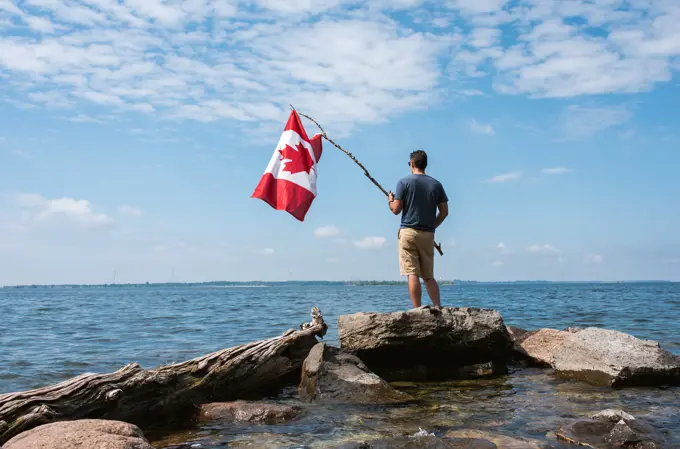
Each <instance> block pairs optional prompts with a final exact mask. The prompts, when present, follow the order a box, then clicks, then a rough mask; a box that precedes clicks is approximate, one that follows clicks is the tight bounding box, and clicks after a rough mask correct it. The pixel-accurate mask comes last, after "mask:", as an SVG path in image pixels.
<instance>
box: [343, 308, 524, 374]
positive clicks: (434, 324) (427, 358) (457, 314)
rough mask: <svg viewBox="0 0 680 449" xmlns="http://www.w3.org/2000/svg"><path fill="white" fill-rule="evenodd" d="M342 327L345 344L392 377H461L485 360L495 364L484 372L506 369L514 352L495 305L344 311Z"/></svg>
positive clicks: (345, 347)
mask: <svg viewBox="0 0 680 449" xmlns="http://www.w3.org/2000/svg"><path fill="white" fill-rule="evenodd" d="M338 330H339V334H340V344H341V347H342V348H343V349H349V350H352V351H355V352H356V355H357V356H358V357H359V358H360V359H361V360H362V361H363V362H364V363H365V364H366V365H367V366H368V367H369V368H370V369H371V370H373V371H374V372H375V373H376V374H378V375H380V376H381V377H383V378H385V379H386V380H388V381H392V380H419V381H424V380H443V379H455V378H459V377H460V376H463V375H465V374H466V370H465V367H468V366H472V365H484V364H487V366H488V367H491V368H492V372H491V373H489V372H488V370H486V371H484V370H483V371H484V375H489V374H497V373H502V372H504V367H505V365H506V363H507V362H508V361H509V360H510V358H511V356H512V341H511V338H510V334H509V333H508V331H507V329H506V327H505V325H504V324H503V319H502V317H501V315H500V314H499V313H498V312H497V311H495V310H490V309H477V308H443V309H441V310H435V309H431V308H429V307H421V308H418V309H412V310H409V311H405V312H394V313H356V314H353V315H343V316H340V317H339V318H338ZM468 371H470V370H468ZM471 371H472V372H474V371H476V369H472V370H471ZM468 374H469V372H468Z"/></svg>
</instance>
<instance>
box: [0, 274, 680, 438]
mask: <svg viewBox="0 0 680 449" xmlns="http://www.w3.org/2000/svg"><path fill="white" fill-rule="evenodd" d="M424 301H425V302H426V301H427V299H425V300H424ZM442 303H443V305H444V306H471V307H486V308H494V309H497V310H499V311H500V312H501V313H502V315H503V317H504V320H505V322H506V324H510V325H515V326H520V327H524V328H528V329H535V328H540V327H554V328H566V327H568V326H581V327H583V326H598V327H605V328H610V329H616V330H620V331H623V332H627V333H630V334H633V335H635V336H636V337H639V338H644V339H653V340H657V341H659V342H660V343H661V345H662V347H664V348H665V349H668V350H670V351H672V352H674V353H676V354H680V322H679V321H678V316H680V284H677V283H676V284H670V283H659V284H547V285H544V284H540V285H460V286H458V285H456V286H442ZM409 304H410V302H409V299H408V294H407V292H406V288H405V287H404V286H361V287H352V286H344V285H315V284H306V285H299V284H293V285H286V284H283V285H275V286H272V287H267V288H211V287H155V286H149V287H136V288H127V287H116V288H110V287H109V288H103V287H88V288H73V289H70V288H31V289H0V317H2V318H1V320H2V326H0V393H7V392H10V391H19V390H25V389H30V388H35V387H40V386H44V385H48V384H51V383H55V382H58V381H61V380H64V379H67V378H69V377H72V376H75V375H78V374H81V373H83V372H107V371H113V370H116V369H118V368H120V367H121V366H122V365H124V364H126V363H130V362H138V363H140V364H141V365H142V366H143V367H145V368H152V367H154V366H157V365H160V364H166V363H170V362H178V361H183V360H186V359H190V358H192V357H195V356H199V355H202V354H205V353H208V352H211V351H215V350H218V349H221V348H224V347H228V346H233V345H236V344H240V343H245V342H248V341H252V340H255V339H261V338H268V337H272V336H276V335H279V334H280V333H282V332H283V331H285V330H286V329H289V328H294V327H297V325H298V324H300V323H302V322H306V321H309V310H310V308H311V307H312V306H314V305H317V306H318V307H320V308H321V310H322V312H323V314H324V316H325V317H326V321H327V322H328V323H329V326H330V329H329V334H328V336H327V337H326V340H327V341H329V342H331V343H334V344H337V343H338V342H337V329H336V319H337V316H338V315H341V314H347V313H354V312H358V311H394V310H400V309H406V308H407V307H409ZM400 388H404V389H406V390H408V391H416V392H417V395H418V396H419V397H420V398H421V399H422V402H421V403H420V404H419V405H417V406H409V407H392V408H380V407H363V408H357V407H319V406H312V407H313V408H314V410H313V412H312V413H308V414H307V415H306V417H304V418H302V419H301V420H299V421H298V422H296V423H294V424H291V425H288V426H267V427H259V426H225V425H214V424H213V425H205V426H203V427H201V428H199V429H194V430H192V431H189V432H186V433H179V434H177V435H172V436H171V437H169V438H166V437H163V438H161V439H158V440H157V442H156V446H157V447H168V446H171V445H173V444H178V443H180V442H186V441H192V442H199V443H200V444H202V445H203V447H223V446H224V444H229V446H249V445H250V446H251V447H324V445H326V444H330V442H337V441H340V440H343V439H346V438H350V437H351V436H352V435H354V436H355V437H356V436H357V435H358V436H361V435H364V436H366V437H368V436H372V437H374V436H377V435H382V436H390V435H401V434H406V433H414V432H416V431H418V429H419V428H420V427H422V428H424V429H427V430H428V431H433V432H435V433H437V432H439V433H443V432H445V431H447V430H450V429H458V428H478V429H485V428H486V429H494V430H495V431H499V432H504V433H507V434H518V435H523V436H527V437H533V438H539V439H543V440H545V439H546V433H547V432H549V431H550V430H554V429H555V428H556V426H557V425H558V424H559V423H560V422H563V421H564V419H565V418H567V417H572V416H582V415H587V414H589V413H592V412H596V411H599V410H601V409H603V408H607V407H612V406H617V407H624V408H625V409H626V410H627V411H629V412H630V413H633V414H637V415H640V416H648V417H649V419H650V420H652V421H653V423H654V424H655V425H657V426H658V427H659V428H660V429H662V430H664V431H665V432H667V433H668V434H669V435H670V436H672V437H673V438H675V437H676V436H677V435H680V417H679V416H678V405H677V404H680V392H679V390H678V389H677V388H676V389H669V390H659V389H632V390H624V391H610V390H608V389H600V388H594V387H589V386H586V385H583V384H577V383H570V382H562V381H558V380H555V379H554V378H552V376H550V375H549V373H546V372H544V371H540V370H522V371H518V372H514V373H512V374H510V375H508V376H504V377H502V378H499V379H495V380H493V381H476V382H467V383H466V382H458V383H446V384H430V385H411V384H404V385H400ZM283 399H284V400H289V401H292V400H294V394H293V392H292V391H291V392H288V394H287V395H284V396H283ZM159 438H160V437H159ZM553 444H556V443H553ZM678 445H679V447H680V441H679V442H678ZM556 447H558V446H556Z"/></svg>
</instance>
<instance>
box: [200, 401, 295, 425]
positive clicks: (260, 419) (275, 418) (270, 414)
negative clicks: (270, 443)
mask: <svg viewBox="0 0 680 449" xmlns="http://www.w3.org/2000/svg"><path fill="white" fill-rule="evenodd" d="M303 413H304V410H303V409H302V408H301V407H298V406H295V405H284V404H273V403H266V402H248V401H234V402H215V403H212V404H204V405H202V406H201V410H200V415H199V419H200V420H201V421H222V422H232V421H234V422H247V423H252V424H285V423H287V422H290V421H292V420H294V419H296V418H298V417H299V416H301V415H302V414H303Z"/></svg>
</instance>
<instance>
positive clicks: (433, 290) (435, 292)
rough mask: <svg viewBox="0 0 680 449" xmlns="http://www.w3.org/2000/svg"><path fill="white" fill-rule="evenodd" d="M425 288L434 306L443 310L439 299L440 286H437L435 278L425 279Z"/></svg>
mask: <svg viewBox="0 0 680 449" xmlns="http://www.w3.org/2000/svg"><path fill="white" fill-rule="evenodd" d="M425 288H427V294H428V295H429V296H430V299H431V300H432V305H433V306H435V307H437V308H441V306H442V305H441V302H440V298H439V284H437V280H436V279H434V278H432V279H425Z"/></svg>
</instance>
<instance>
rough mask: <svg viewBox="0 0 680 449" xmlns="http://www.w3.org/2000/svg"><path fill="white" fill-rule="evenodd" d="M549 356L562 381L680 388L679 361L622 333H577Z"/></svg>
mask: <svg viewBox="0 0 680 449" xmlns="http://www.w3.org/2000/svg"><path fill="white" fill-rule="evenodd" d="M552 352H553V354H552V359H551V365H552V367H553V369H554V370H555V373H556V374H557V375H558V376H560V377H563V378H567V379H574V380H580V381H584V382H588V383H591V384H594V385H605V386H611V387H614V388H619V387H628V386H658V385H680V357H678V356H676V355H673V354H672V353H670V352H668V351H664V350H663V349H661V347H660V346H659V343H657V342H655V341H650V340H640V339H638V338H635V337H633V336H632V335H628V334H624V333H622V332H617V331H613V330H607V329H600V328H594V327H590V328H586V329H582V330H578V331H576V332H572V333H568V335H567V336H566V338H564V340H563V341H562V342H561V343H560V344H559V345H557V346H556V347H555V348H554V349H553V350H552Z"/></svg>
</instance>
